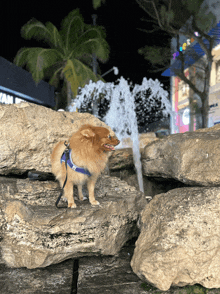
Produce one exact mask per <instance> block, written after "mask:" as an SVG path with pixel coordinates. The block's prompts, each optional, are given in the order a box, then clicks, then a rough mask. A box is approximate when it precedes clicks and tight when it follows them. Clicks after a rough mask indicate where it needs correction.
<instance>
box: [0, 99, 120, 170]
mask: <svg viewBox="0 0 220 294" xmlns="http://www.w3.org/2000/svg"><path fill="white" fill-rule="evenodd" d="M86 123H88V124H92V125H94V126H102V127H105V128H107V129H109V130H110V135H111V136H114V135H115V133H114V132H113V131H112V130H111V128H110V127H109V126H107V125H106V124H105V123H103V122H102V121H100V120H99V119H98V118H96V117H95V116H93V115H91V114H89V113H79V112H66V111H63V112H60V111H54V110H51V109H49V108H46V107H43V106H39V105H36V104H33V103H28V102H25V103H19V104H11V105H8V104H0V134H1V140H0V150H1V154H0V174H1V175H8V174H23V173H25V172H26V171H28V170H33V169H34V170H37V171H42V172H51V162H50V156H51V153H52V149H53V147H54V146H55V145H56V143H57V142H60V141H63V140H67V139H68V138H69V137H71V136H72V134H73V133H74V132H76V131H77V130H78V129H79V128H80V127H81V126H82V125H84V124H86ZM111 153H112V152H109V155H110V154H111Z"/></svg>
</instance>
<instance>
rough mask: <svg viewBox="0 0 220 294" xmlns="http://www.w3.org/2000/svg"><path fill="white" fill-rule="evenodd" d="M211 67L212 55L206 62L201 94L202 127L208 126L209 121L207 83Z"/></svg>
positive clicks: (208, 82)
mask: <svg viewBox="0 0 220 294" xmlns="http://www.w3.org/2000/svg"><path fill="white" fill-rule="evenodd" d="M211 69H212V56H211V57H210V58H208V64H207V66H206V68H205V88H204V91H203V94H202V97H201V99H202V109H201V113H202V128H208V121H209V84H210V75H211Z"/></svg>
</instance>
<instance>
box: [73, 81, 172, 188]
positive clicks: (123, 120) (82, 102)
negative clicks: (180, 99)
mask: <svg viewBox="0 0 220 294" xmlns="http://www.w3.org/2000/svg"><path fill="white" fill-rule="evenodd" d="M118 81H119V83H118V84H117V85H115V84H114V83H103V82H102V81H98V82H96V83H93V82H92V81H90V83H89V84H88V85H86V86H85V87H84V88H82V89H81V93H80V95H77V97H76V99H75V100H74V105H70V106H69V107H68V109H69V111H71V112H73V111H76V108H79V107H81V106H84V107H86V105H88V103H89V102H91V97H92V99H93V101H95V100H96V99H98V98H99V95H100V94H101V93H104V94H105V99H107V100H109V101H110V106H109V110H108V112H107V114H106V116H105V117H104V119H103V120H104V122H105V123H106V124H107V125H109V126H110V127H111V128H112V130H113V131H114V132H115V133H116V135H117V137H118V138H119V140H120V141H121V143H120V144H119V145H118V146H117V148H123V147H125V146H123V143H122V139H123V138H125V137H128V134H129V133H130V136H131V139H132V142H133V148H132V150H133V159H134V164H135V168H136V172H137V177H138V184H139V189H140V191H142V192H144V187H143V177H142V166H141V156H140V150H139V138H138V125H137V118H136V113H135V103H134V97H135V95H137V93H139V95H140V98H141V99H142V101H144V100H145V99H146V96H145V95H144V92H145V91H146V90H147V89H149V88H150V89H151V94H150V96H149V97H148V99H152V98H153V99H152V105H153V103H154V101H155V99H154V98H159V97H161V103H162V106H165V109H164V110H163V113H164V115H165V116H166V115H168V114H169V113H170V112H171V104H170V102H169V100H168V99H167V97H168V92H167V91H165V90H164V89H163V88H162V87H161V84H160V82H159V81H158V80H155V81H153V80H152V79H150V80H147V79H146V78H144V79H143V82H142V85H135V86H134V88H133V90H132V91H131V90H130V85H129V84H128V82H127V80H125V79H124V78H123V77H121V78H120V79H119V80H118ZM144 110H145V109H143V112H144ZM148 110H149V109H148Z"/></svg>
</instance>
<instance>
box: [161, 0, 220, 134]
mask: <svg viewBox="0 0 220 294" xmlns="http://www.w3.org/2000/svg"><path fill="white" fill-rule="evenodd" d="M206 2H207V1H204V4H205V3H206ZM208 2H209V3H208V4H209V5H210V7H211V4H212V3H211V2H212V1H208ZM210 10H212V9H211V8H210ZM212 12H213V13H214V14H215V16H216V20H217V25H216V26H215V27H214V28H212V29H211V30H210V32H209V33H208V34H209V35H212V36H213V35H214V36H216V41H215V44H214V49H213V50H212V55H213V63H212V70H211V77H210V89H209V120H208V127H212V126H214V125H215V124H219V123H220V9H219V10H212ZM196 34H198V33H197V32H195V35H196ZM179 43H180V44H181V46H180V47H179V51H185V52H184V57H185V70H184V73H185V76H186V77H187V78H188V79H190V80H191V81H192V82H193V83H194V84H195V85H196V87H197V88H198V89H200V90H202V89H203V87H204V80H202V79H201V76H202V75H201V71H200V70H199V67H201V65H202V63H203V60H204V59H205V58H206V56H205V54H204V51H203V50H202V48H201V47H200V45H199V44H198V43H197V42H196V41H195V40H194V39H193V38H191V39H189V38H186V37H184V36H180V39H179ZM171 48H172V59H171V66H170V68H169V69H168V70H166V71H165V72H163V74H162V75H163V76H170V101H171V104H172V110H173V115H172V117H171V121H170V132H171V134H175V133H184V132H187V131H190V130H191V131H195V130H196V129H199V128H200V127H201V115H200V114H199V108H200V107H201V100H200V98H199V97H198V96H197V95H196V94H195V93H194V92H193V91H192V90H191V89H190V88H189V86H188V84H186V83H184V82H183V81H182V80H181V79H179V78H178V77H177V76H176V75H175V73H174V69H178V68H180V66H181V65H180V61H179V60H178V58H177V57H178V55H179V51H178V50H175V49H176V48H177V40H176V39H175V38H173V39H172V42H171ZM199 72H200V74H199ZM198 76H200V79H199V78H197V77H198ZM190 101H191V103H192V102H195V103H194V105H197V106H198V107H197V108H195V109H194V113H195V114H194V115H193V117H192V118H191V129H190V107H189V105H190V103H189V102H190Z"/></svg>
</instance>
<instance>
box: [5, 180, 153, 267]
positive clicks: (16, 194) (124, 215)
mask: <svg viewBox="0 0 220 294" xmlns="http://www.w3.org/2000/svg"><path fill="white" fill-rule="evenodd" d="M4 179H5V180H4ZM4 179H2V180H1V181H0V186H1V187H0V190H1V191H2V193H1V194H0V220H1V235H0V250H1V260H2V262H4V263H5V264H6V265H7V266H9V267H26V268H28V269H33V268H40V267H46V266H49V265H52V264H56V263H59V262H62V261H64V260H66V259H69V258H78V257H81V256H91V255H100V254H101V255H115V254H117V253H118V252H119V251H120V249H121V248H122V246H123V245H124V244H125V242H127V241H128V240H129V239H131V238H132V237H134V236H137V234H138V230H137V226H136V222H137V220H138V217H139V214H140V211H141V210H142V209H143V207H144V206H145V205H146V203H147V201H146V199H144V197H143V193H141V192H138V191H137V190H136V189H135V188H134V187H131V186H129V185H128V184H127V183H126V182H124V181H120V179H118V178H113V177H109V176H105V175H102V176H101V177H100V178H99V180H98V181H97V184H96V189H95V195H96V199H97V200H98V201H99V202H100V204H101V206H99V207H91V205H90V203H89V201H88V200H86V201H83V202H80V201H76V203H77V209H72V210H71V209H67V208H62V209H57V208H55V205H54V203H55V201H56V198H57V197H58V195H59V191H60V188H59V184H58V183H57V182H50V181H46V182H40V181H30V180H29V179H6V178H4ZM11 180H12V181H11ZM10 181H11V183H10ZM83 193H84V195H85V196H88V193H87V190H85V191H84V190H83Z"/></svg>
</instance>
